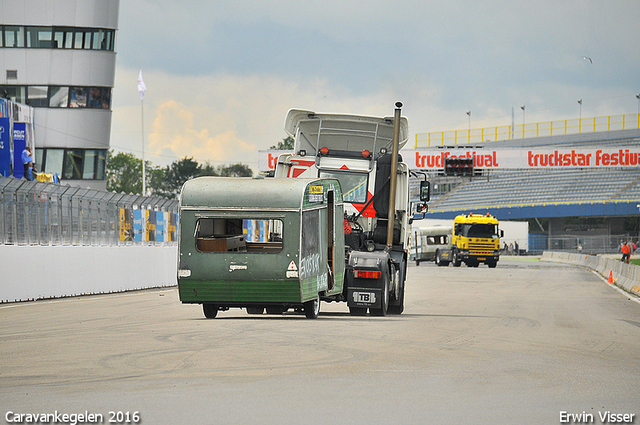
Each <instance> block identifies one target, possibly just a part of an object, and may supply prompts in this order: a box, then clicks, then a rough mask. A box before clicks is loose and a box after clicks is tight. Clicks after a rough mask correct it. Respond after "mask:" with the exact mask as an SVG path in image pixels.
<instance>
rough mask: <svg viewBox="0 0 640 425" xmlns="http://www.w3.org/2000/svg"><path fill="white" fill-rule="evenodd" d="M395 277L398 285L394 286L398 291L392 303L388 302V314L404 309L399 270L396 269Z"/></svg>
mask: <svg viewBox="0 0 640 425" xmlns="http://www.w3.org/2000/svg"><path fill="white" fill-rule="evenodd" d="M395 273H397V274H396V278H397V279H398V287H397V288H396V290H397V291H398V293H397V294H396V295H395V299H394V301H393V303H390V304H389V307H388V308H387V312H388V313H389V314H402V312H403V311H404V283H405V282H403V281H402V279H401V277H400V276H401V273H400V272H399V271H396V272H395Z"/></svg>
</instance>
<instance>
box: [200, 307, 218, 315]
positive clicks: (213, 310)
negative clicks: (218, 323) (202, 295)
mask: <svg viewBox="0 0 640 425" xmlns="http://www.w3.org/2000/svg"><path fill="white" fill-rule="evenodd" d="M202 311H203V312H204V317H206V318H207V319H215V318H216V316H217V315H218V306H217V305H215V304H202Z"/></svg>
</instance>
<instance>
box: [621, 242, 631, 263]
mask: <svg viewBox="0 0 640 425" xmlns="http://www.w3.org/2000/svg"><path fill="white" fill-rule="evenodd" d="M620 251H621V252H622V262H623V263H627V264H629V257H630V256H631V247H630V246H629V244H628V243H623V244H622V247H621V248H620Z"/></svg>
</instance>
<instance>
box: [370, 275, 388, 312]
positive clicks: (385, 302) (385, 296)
mask: <svg viewBox="0 0 640 425" xmlns="http://www.w3.org/2000/svg"><path fill="white" fill-rule="evenodd" d="M380 304H381V305H380V308H370V309H369V313H371V315H372V316H386V315H387V310H388V308H389V278H388V277H387V278H386V279H385V281H384V292H383V295H382V299H381V300H380Z"/></svg>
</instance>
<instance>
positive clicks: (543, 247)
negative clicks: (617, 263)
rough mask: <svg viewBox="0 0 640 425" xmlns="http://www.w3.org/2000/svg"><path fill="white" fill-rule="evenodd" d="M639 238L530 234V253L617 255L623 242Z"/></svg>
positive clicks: (627, 236)
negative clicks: (553, 252)
mask: <svg viewBox="0 0 640 425" xmlns="http://www.w3.org/2000/svg"><path fill="white" fill-rule="evenodd" d="M637 239H638V238H637V237H635V238H634V237H631V236H629V235H594V236H553V237H547V235H538V234H530V235H529V253H531V254H540V253H542V252H543V251H555V252H572V253H583V254H593V255H596V254H617V253H619V252H620V245H621V242H623V241H624V242H627V241H630V240H631V241H633V242H636V243H637Z"/></svg>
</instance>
